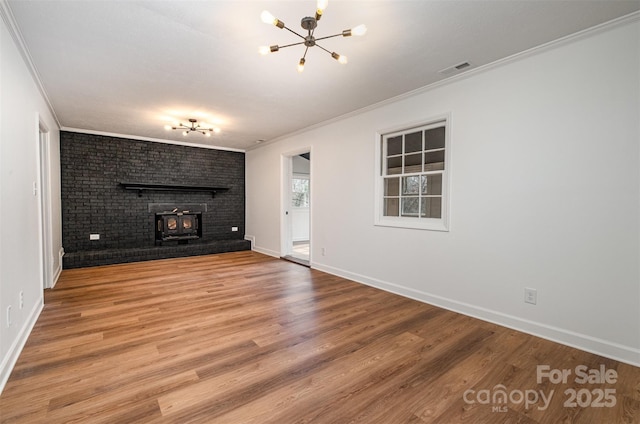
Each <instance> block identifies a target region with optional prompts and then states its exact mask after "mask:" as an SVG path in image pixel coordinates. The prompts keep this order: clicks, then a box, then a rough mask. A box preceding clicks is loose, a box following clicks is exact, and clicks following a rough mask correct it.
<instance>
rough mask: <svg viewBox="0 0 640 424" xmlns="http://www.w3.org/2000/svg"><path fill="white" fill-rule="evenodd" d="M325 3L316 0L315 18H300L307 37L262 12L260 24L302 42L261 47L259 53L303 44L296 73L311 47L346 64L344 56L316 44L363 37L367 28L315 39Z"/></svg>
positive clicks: (302, 66)
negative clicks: (330, 40)
mask: <svg viewBox="0 0 640 424" xmlns="http://www.w3.org/2000/svg"><path fill="white" fill-rule="evenodd" d="M327 2H328V0H318V4H317V7H316V15H315V17H311V16H307V17H304V18H302V20H301V22H300V26H302V29H304V30H305V31H307V35H306V36H303V35H300V34H298V33H297V32H295V31H294V30H292V29H290V28H288V27H287V26H286V25H285V24H284V22H282V21H281V20H280V19H278V18H276V17H274V16H273V15H272V14H271V13H269V12H267V11H266V10H265V11H264V12H262V15H260V17H261V19H262V22H264V23H266V24H273V25H275V26H277V27H278V28H280V29H286V30H287V31H289V32H292V33H294V34H295V35H297V36H298V37H300V38H302V40H303V41H300V42H298V43H293V44H287V45H284V46H278V45H273V46H262V47H260V50H259V51H260V53H261V54H263V55H266V54H269V53H275V52H277V51H278V50H280V49H283V48H285V47H291V46H298V45H300V44H304V46H305V49H304V54H303V55H302V58H301V59H300V62H298V72H302V71H303V70H304V64H305V60H306V57H307V51H309V47H313V46H317V47H320V48H321V49H322V50H324V51H325V52H327V53H329V54H330V55H331V57H332V58H334V59H336V60H337V61H338V62H340V63H342V64H345V63H347V57H346V56H342V55H339V54H338V53H336V52H330V51H329V50H327V49H325V48H324V47H322V46H321V45H319V44H317V42H318V41H320V40H326V39H327V38H333V37H339V36H343V37H350V36H352V35H364V33H365V32H367V27H366V26H364V25H358V26H357V27H355V28H352V29H345V30H344V31H342V32H341V33H338V34H334V35H329V36H326V37H319V38H316V37H315V30H316V27H317V26H318V21H319V20H320V18H321V17H322V13H323V12H324V9H326V7H327Z"/></svg>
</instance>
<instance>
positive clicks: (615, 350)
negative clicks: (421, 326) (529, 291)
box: [311, 263, 640, 367]
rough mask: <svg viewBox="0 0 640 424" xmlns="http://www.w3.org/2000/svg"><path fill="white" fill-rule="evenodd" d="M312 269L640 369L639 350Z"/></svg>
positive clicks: (352, 275)
mask: <svg viewBox="0 0 640 424" xmlns="http://www.w3.org/2000/svg"><path fill="white" fill-rule="evenodd" d="M311 267H312V268H315V269H317V270H320V271H323V272H326V273H328V274H333V275H337V276H339V277H343V278H346V279H349V280H353V281H356V282H358V283H362V284H366V285H368V286H371V287H375V288H378V289H381V290H384V291H388V292H391V293H394V294H398V295H400V296H404V297H408V298H410V299H414V300H418V301H420V302H424V303H428V304H430V305H434V306H438V307H440V308H444V309H447V310H450V311H453V312H458V313H461V314H463V315H467V316H470V317H473V318H478V319H481V320H483V321H488V322H491V323H493V324H498V325H501V326H503V327H507V328H511V329H513V330H517V331H521V332H524V333H527V334H531V335H533V336H537V337H541V338H543V339H547V340H551V341H553V342H556V343H560V344H563V345H567V346H570V347H574V348H576V349H580V350H584V351H586V352H590V353H594V354H596V355H601V356H605V357H607V358H611V359H615V360H616V361H620V362H624V363H627V364H630V365H634V366H636V367H640V349H635V348H633V347H630V346H625V345H621V344H618V343H614V342H611V341H608V340H603V339H599V338H596V337H592V336H589V335H586V334H580V333H576V332H573V331H569V330H565V329H562V328H558V327H554V326H550V325H546V324H541V323H538V322H534V321H530V320H525V319H522V318H519V317H516V316H513V315H508V314H504V313H501V312H497V311H493V310H490V309H485V308H481V307H478V306H474V305H470V304H468V303H464V302H459V301H456V300H453V299H448V298H445V297H441V296H436V295H433V294H430V293H426V292H423V291H421V290H415V289H411V288H408V287H404V286H400V285H398V284H393V283H389V282H386V281H382V280H378V279H376V278H372V277H367V276H365V275H360V274H356V273H353V272H350V271H346V270H343V269H339V268H335V267H332V266H329V265H324V264H319V263H313V264H311Z"/></svg>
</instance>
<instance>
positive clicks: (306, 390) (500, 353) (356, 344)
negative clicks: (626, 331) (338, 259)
mask: <svg viewBox="0 0 640 424" xmlns="http://www.w3.org/2000/svg"><path fill="white" fill-rule="evenodd" d="M45 299H46V302H45V308H44V311H43V312H42V315H41V316H40V319H39V320H38V322H37V324H36V326H35V328H34V330H33V332H32V334H31V336H30V338H29V340H28V342H27V345H26V347H25V349H24V351H23V352H22V355H21V356H20V358H19V360H18V363H17V365H16V367H15V369H14V371H13V373H12V375H11V377H10V380H9V382H8V384H7V386H6V387H5V390H4V392H3V393H2V395H1V396H0V422H2V423H30V424H31V423H48V424H51V423H91V424H93V423H134V422H135V423H216V424H218V423H219V424H225V423H229V424H240V423H242V424H252V423H255V424H257V423H261V424H262V423H278V424H289V423H366V424H377V423H380V424H396V423H474V424H477V423H491V424H494V423H640V368H637V367H633V366H630V365H626V364H623V363H619V362H616V361H613V360H610V359H606V358H602V357H599V356H596V355H592V354H589V353H585V352H582V351H579V350H576V349H572V348H569V347H566V346H563V345H559V344H555V343H552V342H549V341H545V340H542V339H539V338H536V337H532V336H529V335H525V334H522V333H519V332H517V331H513V330H509V329H506V328H503V327H499V326H496V325H493V324H489V323H486V322H483V321H480V320H476V319H473V318H469V317H466V316H463V315H459V314H456V313H453V312H449V311H445V310H443V309H439V308H436V307H433V306H430V305H426V304H423V303H419V302H416V301H413V300H410V299H405V298H402V297H400V296H396V295H393V294H389V293H386V292H383V291H380V290H376V289H374V288H371V287H367V286H364V285H360V284H357V283H354V282H351V281H348V280H345V279H342V278H339V277H335V276H332V275H328V274H325V273H322V272H319V271H316V270H312V269H309V268H305V267H302V266H299V265H296V264H293V263H290V262H287V261H283V260H279V259H274V258H270V257H267V256H264V255H261V254H258V253H255V252H250V251H245V252H237V253H229V254H221V255H211V256H200V257H191V258H180V259H168V260H161V261H153V262H141V263H131V264H122V265H111V266H105V267H95V268H84V269H73V270H66V271H64V272H63V273H62V276H61V278H60V281H59V282H58V284H57V286H56V288H55V289H53V290H48V291H47V292H46V295H45ZM538 365H548V366H549V368H550V369H558V370H563V369H568V370H571V372H572V374H571V375H570V376H569V378H568V381H567V382H566V383H562V382H560V383H556V384H554V383H552V382H550V381H549V379H544V381H542V382H541V384H538V383H537V371H536V370H537V366H538ZM581 365H584V366H586V367H587V369H589V370H590V369H598V370H599V369H600V367H601V366H603V367H604V368H605V369H607V370H613V371H611V372H615V373H616V374H617V379H616V382H615V383H611V382H609V383H607V382H604V383H592V384H590V383H583V384H578V383H576V382H575V378H576V374H575V368H576V367H577V366H581ZM571 389H573V390H575V391H576V395H577V396H576V399H574V400H577V401H576V406H571V405H570V404H565V403H567V402H568V401H571V400H572V399H570V397H571V393H572V392H571V391H570V390H571ZM566 390H569V391H568V392H565V391H566ZM501 394H505V395H506V397H507V398H506V400H504V398H503V397H501ZM534 394H535V396H536V397H535V398H534ZM605 394H606V397H605ZM542 395H544V396H545V397H546V398H549V399H550V401H549V402H548V404H545V403H544V402H543V400H542ZM601 395H602V396H601ZM598 398H600V399H599V402H600V403H601V404H603V405H605V406H601V407H597V406H596V404H593V402H595V401H596V400H598ZM527 399H528V401H527ZM534 400H537V402H533V401H534ZM527 402H529V404H527ZM614 402H615V405H614V406H611V404H612V403H614ZM580 405H582V406H580ZM591 405H593V406H591Z"/></svg>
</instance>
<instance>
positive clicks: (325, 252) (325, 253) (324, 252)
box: [320, 247, 327, 256]
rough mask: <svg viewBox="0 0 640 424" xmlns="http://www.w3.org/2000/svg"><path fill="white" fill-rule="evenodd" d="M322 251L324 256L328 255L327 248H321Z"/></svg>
mask: <svg viewBox="0 0 640 424" xmlns="http://www.w3.org/2000/svg"><path fill="white" fill-rule="evenodd" d="M320 251H321V252H322V256H326V255H327V249H325V248H324V247H323V248H322V249H320Z"/></svg>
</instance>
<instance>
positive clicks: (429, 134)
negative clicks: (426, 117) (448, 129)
mask: <svg viewBox="0 0 640 424" xmlns="http://www.w3.org/2000/svg"><path fill="white" fill-rule="evenodd" d="M443 148H444V127H439V128H432V129H430V130H426V131H425V132H424V149H425V150H431V149H443Z"/></svg>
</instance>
